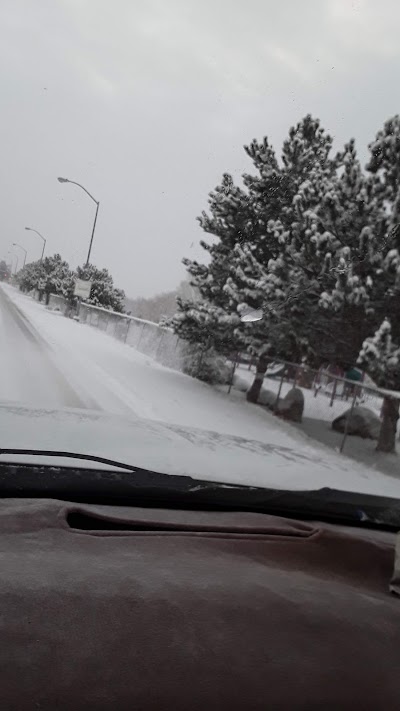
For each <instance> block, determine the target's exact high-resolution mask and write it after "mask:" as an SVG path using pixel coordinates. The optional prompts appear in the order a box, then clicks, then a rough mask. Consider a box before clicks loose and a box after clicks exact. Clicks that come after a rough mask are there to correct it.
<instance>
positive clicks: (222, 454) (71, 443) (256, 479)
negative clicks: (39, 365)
mask: <svg viewBox="0 0 400 711" xmlns="http://www.w3.org/2000/svg"><path fill="white" fill-rule="evenodd" d="M0 447H2V448H21V449H46V450H58V451H68V452H75V453H80V454H91V455H96V456H101V457H107V458H109V459H114V460H117V461H119V462H124V463H127V464H131V465H134V466H138V467H142V468H146V469H151V470H153V471H158V472H163V473H167V474H178V475H189V476H193V477H196V478H199V479H207V480H213V481H221V482H226V483H234V484H248V485H253V486H265V487H274V488H280V489H316V488H321V487H326V486H329V487H332V488H337V489H343V490H348V491H358V492H363V493H372V494H379V495H386V496H394V497H396V498H400V482H399V481H397V480H396V479H394V478H393V477H389V476H386V475H384V474H382V473H380V472H376V471H374V470H372V469H367V468H365V467H363V466H361V465H359V464H357V463H356V462H353V461H352V460H350V459H347V458H346V457H343V456H339V455H337V454H335V453H333V452H330V451H329V450H328V449H325V448H323V447H314V446H311V445H309V444H307V443H306V442H305V441H304V443H303V442H302V441H301V440H298V441H297V440H295V439H294V440H293V447H289V446H283V445H279V444H276V445H275V444H272V443H265V442H260V441H256V440H251V439H246V438H242V437H237V436H230V435H226V434H221V433H218V432H212V431H207V430H201V429H194V428H184V427H182V426H179V425H172V424H167V423H163V422H156V421H150V420H144V419H140V418H136V417H134V416H132V417H127V416H118V415H109V414H105V413H103V412H97V411H96V412H94V411H89V410H72V409H65V410H53V409H43V408H40V409H39V408H37V409H35V408H30V407H23V406H19V405H9V404H7V405H4V404H3V405H0ZM27 459H28V461H34V462H35V464H41V463H51V464H52V465H55V464H56V463H61V462H56V461H55V460H54V459H53V458H51V459H48V460H47V461H46V460H45V458H40V459H39V458H37V457H35V458H33V457H31V458H29V457H28V458H27V457H19V456H15V455H14V456H11V455H2V456H1V458H0V462H5V461H16V460H18V461H25V462H26V461H27ZM62 463H63V464H67V465H68V466H73V465H75V464H76V466H85V467H87V466H90V463H86V462H85V463H83V462H80V463H79V462H78V461H77V462H75V461H74V460H71V459H68V460H66V459H65V460H64V462H62ZM92 466H93V467H97V468H98V467H99V466H101V465H98V464H93V465H92Z"/></svg>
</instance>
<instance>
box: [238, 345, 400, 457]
mask: <svg viewBox="0 0 400 711" xmlns="http://www.w3.org/2000/svg"><path fill="white" fill-rule="evenodd" d="M227 360H228V361H229V362H230V363H232V375H231V381H230V383H229V385H228V392H230V391H231V389H232V386H233V387H234V388H236V389H239V390H242V391H245V390H247V389H248V388H249V387H250V385H251V383H252V382H253V379H254V375H255V369H256V366H255V363H254V362H246V361H248V358H246V356H245V357H244V358H243V357H241V356H240V355H239V356H238V355H236V356H235V355H232V356H231V357H230V358H229V359H227ZM339 372H340V371H339V369H338V368H332V367H331V366H326V367H322V368H319V369H318V370H316V369H313V368H310V367H308V366H307V365H304V364H299V363H291V362H289V361H283V360H272V359H271V360H270V362H269V365H268V367H267V371H266V373H265V376H264V379H263V386H262V391H261V395H260V398H259V402H260V404H265V405H267V407H269V409H271V410H273V411H275V412H276V411H277V405H278V401H279V400H282V398H284V397H285V396H286V395H287V393H288V392H289V390H291V389H292V388H293V387H297V388H300V389H301V390H302V392H303V396H304V413H303V422H302V429H303V430H304V431H305V432H306V433H307V434H309V435H310V436H311V437H314V438H316V439H319V440H320V441H321V442H323V443H325V444H331V445H332V444H334V438H336V442H337V447H338V449H339V450H340V452H343V450H344V448H345V445H346V441H348V435H350V434H358V435H359V437H360V438H363V439H364V440H369V439H377V438H378V435H379V430H380V426H381V422H382V416H383V404H384V398H385V396H387V395H390V396H391V397H392V398H393V399H395V400H400V396H399V395H398V393H389V392H388V391H385V390H382V389H380V388H378V387H377V386H376V385H375V384H374V383H373V382H372V381H371V380H370V379H369V378H368V376H366V375H365V374H364V373H362V371H360V370H358V369H357V368H353V369H352V370H351V371H350V372H351V375H352V377H351V378H349V377H343V376H341V375H339V374H338V373H339ZM355 408H357V409H355ZM359 408H362V409H359ZM345 413H348V416H346V417H344V415H345ZM333 423H334V424H333ZM332 424H333V427H332ZM337 433H341V434H342V438H341V440H338V439H337V438H338V435H337ZM351 439H352V440H353V448H354V446H355V445H354V441H355V438H351ZM356 439H357V441H360V440H359V438H356ZM346 446H347V445H346ZM361 446H362V445H361Z"/></svg>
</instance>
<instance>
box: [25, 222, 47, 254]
mask: <svg viewBox="0 0 400 711" xmlns="http://www.w3.org/2000/svg"><path fill="white" fill-rule="evenodd" d="M25 229H26V230H29V232H35V233H36V234H37V235H39V237H40V238H41V239H42V240H43V249H42V256H41V257H40V261H42V259H43V255H44V248H45V246H46V240H45V238H44V237H43V235H41V234H40V232H38V231H37V230H34V229H33V227H25Z"/></svg>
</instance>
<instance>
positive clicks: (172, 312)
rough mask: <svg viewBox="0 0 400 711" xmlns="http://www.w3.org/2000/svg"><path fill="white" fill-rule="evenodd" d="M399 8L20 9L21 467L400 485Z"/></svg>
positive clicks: (13, 113)
mask: <svg viewBox="0 0 400 711" xmlns="http://www.w3.org/2000/svg"><path fill="white" fill-rule="evenodd" d="M399 14H400V10H399V8H398V7H397V5H396V4H395V3H394V2H392V1H391V0H382V2H380V3H375V2H373V1H372V0H369V1H368V0H366V1H365V2H364V1H363V2H362V1H361V0H360V1H359V2H351V3H350V2H348V0H329V1H328V2H324V3H322V2H320V1H317V0H311V1H310V2H307V3H298V2H284V3H276V2H272V1H270V0H265V1H264V2H262V3H261V2H256V1H253V2H250V3H240V2H236V1H233V2H227V0H222V1H221V2H218V3H214V2H211V0H204V1H203V2H202V3H199V2H194V1H191V0H190V1H187V2H182V1H178V0H170V2H161V1H160V0H151V2H146V3H142V2H139V3H132V2H126V1H125V0H116V1H115V2H114V3H113V4H111V3H109V2H104V1H103V0H85V1H84V0H82V1H72V0H59V1H57V2H52V3H47V2H36V3H32V2H31V1H30V0H13V1H11V0H5V1H4V2H3V3H2V4H1V8H0V18H1V23H0V33H1V43H0V47H1V53H2V59H3V66H4V67H7V69H6V70H5V71H4V72H3V73H2V77H1V80H0V82H1V89H2V96H3V102H2V135H3V152H2V164H1V168H0V175H1V187H2V196H3V200H2V230H1V235H0V329H1V348H0V448H2V449H4V450H7V451H6V452H3V453H2V454H0V464H3V463H5V462H15V461H19V460H20V459H21V457H22V460H23V462H25V463H32V464H35V466H36V464H37V463H38V461H40V462H42V463H46V462H48V463H51V464H53V460H52V459H51V453H52V452H61V453H63V452H64V453H65V455H66V456H67V455H68V454H71V453H76V454H82V455H86V456H88V457H90V456H93V457H95V459H94V460H93V461H92V462H90V460H88V461H84V464H83V463H82V466H85V467H88V466H89V467H90V466H91V467H101V466H103V465H104V466H105V467H106V466H107V464H106V463H105V460H107V461H111V462H121V463H123V464H125V465H126V466H127V467H128V470H127V471H128V475H129V467H130V468H132V471H134V470H135V468H142V469H146V470H151V471H154V472H159V473H162V474H169V475H186V476H192V477H193V478H196V479H197V480H209V481H217V482H222V483H224V484H240V485H242V486H244V485H251V486H254V487H266V488H273V489H280V490H303V491H305V490H312V489H314V490H315V489H322V488H327V487H329V488H334V489H340V490H344V491H350V492H355V493H362V494H374V495H380V496H387V497H393V498H395V499H399V498H400V464H399V459H398V456H397V454H396V450H397V449H398V448H399V447H400V444H399V441H398V439H399V436H398V431H399V430H398V419H399V403H400V367H399V359H400V298H399V292H400V228H399V225H400V117H399V116H398V114H397V111H398V109H399V106H398V100H397V94H396V92H395V91H394V90H393V87H394V86H396V78H397V73H398V70H399V68H400V58H399V52H400V50H399V49H398V42H397V34H396V29H397V23H396V20H397V19H400V17H399ZM10 450H12V451H10ZM19 450H23V452H22V453H21V454H20V455H19V454H18V451H19ZM33 450H39V451H40V452H41V453H42V455H41V458H40V457H39V459H38V457H37V456H36V455H35V454H34V453H33ZM29 452H31V454H29ZM46 452H47V453H48V456H47V457H46ZM60 457H61V455H60ZM61 458H62V457H61ZM96 458H97V459H96ZM22 460H21V461H22ZM102 460H104V462H103V464H102ZM68 463H69V464H70V462H69V461H68V462H67V464H68ZM73 464H74V466H79V462H76V461H74V463H73Z"/></svg>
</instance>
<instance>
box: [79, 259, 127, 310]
mask: <svg viewBox="0 0 400 711" xmlns="http://www.w3.org/2000/svg"><path fill="white" fill-rule="evenodd" d="M75 275H76V277H77V278H78V279H87V280H90V281H91V282H92V288H91V290H90V298H89V299H86V302H87V303H88V304H93V306H101V307H102V308H103V309H109V310H111V311H118V312H119V313H122V312H123V310H124V298H125V293H124V291H122V289H117V288H116V287H115V286H114V281H113V278H112V276H111V274H110V273H109V271H108V270H107V269H99V268H98V267H95V266H94V264H87V265H86V264H85V265H84V266H82V267H78V268H77V270H76V272H75Z"/></svg>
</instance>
